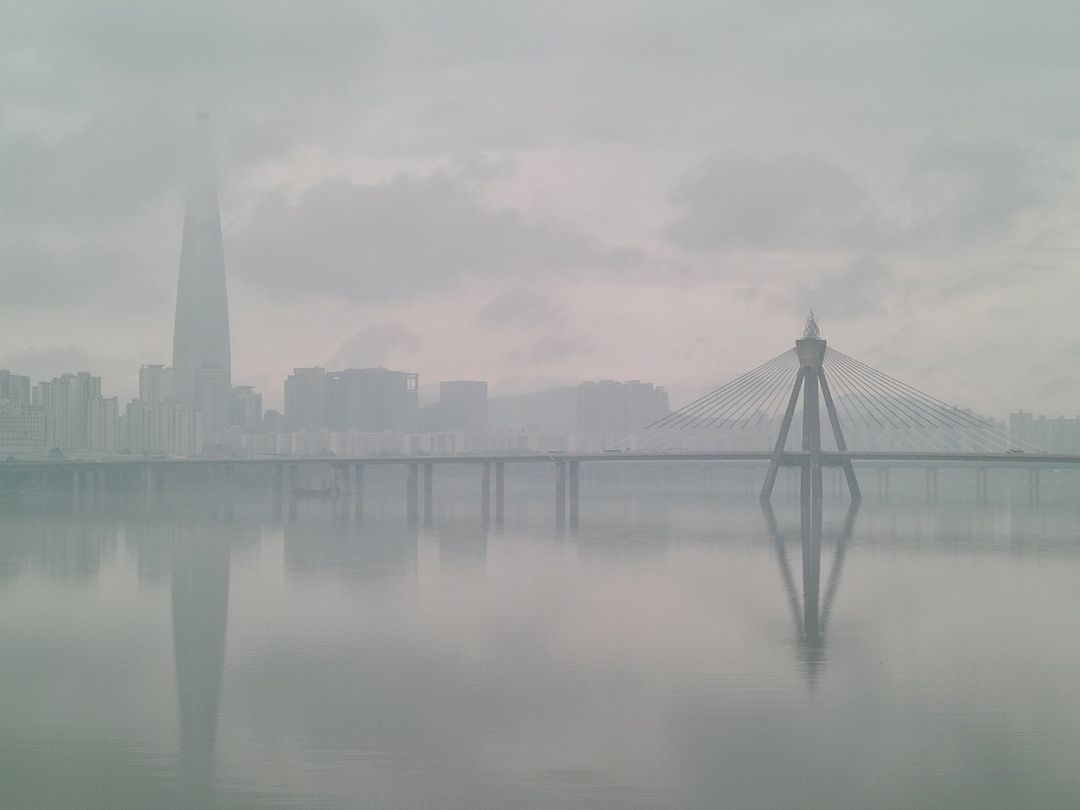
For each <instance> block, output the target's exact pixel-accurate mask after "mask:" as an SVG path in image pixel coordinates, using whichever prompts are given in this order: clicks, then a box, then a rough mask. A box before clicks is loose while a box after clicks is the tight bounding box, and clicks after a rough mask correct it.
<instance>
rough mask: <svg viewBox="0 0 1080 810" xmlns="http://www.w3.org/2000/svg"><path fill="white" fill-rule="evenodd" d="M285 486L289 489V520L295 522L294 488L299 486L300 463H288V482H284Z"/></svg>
mask: <svg viewBox="0 0 1080 810" xmlns="http://www.w3.org/2000/svg"><path fill="white" fill-rule="evenodd" d="M286 486H287V487H288V488H289V491H288V499H289V520H290V521H291V522H293V523H295V522H296V518H297V509H296V488H297V487H298V486H300V465H299V464H290V465H289V482H288V484H286Z"/></svg>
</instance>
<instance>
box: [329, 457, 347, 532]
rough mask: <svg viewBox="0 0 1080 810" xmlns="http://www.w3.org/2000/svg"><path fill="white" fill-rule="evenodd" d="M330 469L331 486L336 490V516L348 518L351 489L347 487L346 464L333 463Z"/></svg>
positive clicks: (334, 498)
mask: <svg viewBox="0 0 1080 810" xmlns="http://www.w3.org/2000/svg"><path fill="white" fill-rule="evenodd" d="M330 471H331V476H330V479H331V480H330V486H331V488H332V489H333V490H334V496H333V501H334V517H335V518H337V519H338V520H348V518H349V491H348V489H346V487H345V465H343V464H332V465H331V466H330Z"/></svg>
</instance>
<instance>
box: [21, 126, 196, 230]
mask: <svg viewBox="0 0 1080 810" xmlns="http://www.w3.org/2000/svg"><path fill="white" fill-rule="evenodd" d="M191 120H192V117H190V116H189V117H187V118H186V119H181V118H180V117H179V116H178V115H175V114H173V115H168V114H162V113H161V112H160V111H159V110H157V109H155V108H153V107H149V108H144V109H118V110H115V111H113V112H112V113H109V114H104V113H103V114H99V115H97V116H94V117H93V118H91V119H89V120H88V121H86V122H85V123H84V124H83V125H82V126H80V127H79V128H77V129H75V130H73V131H72V132H69V133H67V134H65V135H64V136H62V137H60V138H55V139H53V138H50V137H47V136H46V135H45V134H43V133H41V132H39V131H34V130H26V129H23V130H16V129H12V128H10V127H9V128H3V127H0V222H2V221H3V220H4V219H6V220H8V221H9V223H11V224H12V225H13V226H15V225H17V226H19V227H21V228H25V227H27V226H33V227H35V228H40V227H42V226H47V225H66V226H75V227H87V226H95V225H100V224H103V223H109V222H112V221H114V220H116V219H118V218H123V217H127V216H130V215H131V214H135V213H138V212H139V211H141V210H142V209H143V208H145V207H146V206H147V205H148V204H150V203H152V202H155V201H157V200H158V199H160V198H161V197H162V196H163V194H165V193H166V192H173V191H174V190H175V188H176V187H177V185H178V181H179V178H180V177H181V176H182V174H183V169H184V168H185V167H186V164H187V153H188V146H189V144H188V140H187V138H186V137H185V136H186V135H188V134H189V133H190V130H192V129H193V127H192V126H191Z"/></svg>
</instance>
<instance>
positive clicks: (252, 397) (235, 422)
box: [229, 385, 262, 433]
mask: <svg viewBox="0 0 1080 810" xmlns="http://www.w3.org/2000/svg"><path fill="white" fill-rule="evenodd" d="M229 423H230V425H231V426H232V428H233V429H234V430H235V429H240V430H243V431H246V432H248V433H254V432H256V431H258V430H261V429H262V394H260V393H259V392H258V391H256V390H255V389H254V388H253V387H252V386H250V385H236V386H233V391H232V412H231V414H230V419H229Z"/></svg>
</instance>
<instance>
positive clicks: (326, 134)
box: [0, 2, 1080, 415]
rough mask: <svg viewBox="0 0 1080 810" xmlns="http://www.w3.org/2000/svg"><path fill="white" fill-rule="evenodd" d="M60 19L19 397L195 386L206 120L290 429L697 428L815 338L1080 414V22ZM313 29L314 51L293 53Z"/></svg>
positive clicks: (11, 217)
mask: <svg viewBox="0 0 1080 810" xmlns="http://www.w3.org/2000/svg"><path fill="white" fill-rule="evenodd" d="M61 8H62V7H43V8H35V7H31V6H24V7H20V8H19V10H18V11H17V12H14V11H13V13H12V20H11V21H12V30H13V31H17V32H18V35H17V36H14V35H13V36H14V39H12V40H10V41H7V40H5V42H4V43H0V47H3V48H7V49H9V51H10V58H9V59H8V61H7V62H6V64H8V70H7V71H6V76H5V81H4V82H3V83H2V85H0V103H2V104H3V106H4V109H5V111H6V112H7V114H6V116H5V120H4V122H3V123H2V124H0V132H2V133H3V136H2V137H0V150H2V154H3V155H4V157H5V160H4V163H5V165H8V166H11V167H15V168H13V170H12V172H13V173H12V175H11V176H10V177H9V178H8V182H6V183H5V194H4V196H3V198H2V199H0V218H2V221H3V222H4V223H5V225H7V227H5V228H3V229H0V255H2V256H3V258H4V260H5V266H9V267H11V268H13V270H12V273H13V277H12V283H11V285H10V287H11V289H10V291H9V295H8V296H6V299H7V300H6V301H5V304H4V307H5V309H4V311H3V315H4V318H5V330H4V335H3V336H0V366H3V367H10V368H18V369H23V371H24V373H30V374H32V375H33V376H35V378H37V379H50V378H52V377H53V376H55V375H57V374H59V373H60V372H62V371H65V370H71V369H79V368H87V369H93V370H95V373H97V374H100V375H101V376H102V377H103V380H104V381H105V384H106V386H107V387H108V388H109V389H110V390H114V391H117V393H118V394H120V395H121V396H122V397H127V396H130V395H132V394H133V393H134V385H135V382H134V371H133V370H134V369H136V368H137V367H138V365H139V364H140V363H144V362H157V363H169V362H170V361H169V357H170V349H171V347H170V340H171V328H170V327H171V321H172V313H173V311H174V293H175V282H176V262H177V250H178V242H179V239H178V236H179V233H178V223H180V222H181V220H182V210H183V185H184V179H185V168H184V167H185V166H186V163H187V157H188V154H189V151H190V150H189V143H190V139H189V137H188V134H189V132H190V129H191V126H192V122H191V117H192V114H193V112H194V111H195V110H197V109H207V110H209V111H210V113H211V116H212V118H211V120H212V122H213V124H214V129H215V135H216V136H217V138H218V143H219V146H220V152H221V157H222V160H221V211H222V224H223V226H224V228H225V232H226V241H227V243H228V244H227V247H228V254H227V259H228V262H229V268H230V271H229V272H230V279H229V280H230V294H231V295H232V300H231V302H230V303H231V312H230V316H231V326H232V329H233V341H232V343H233V346H232V354H233V357H232V366H233V377H234V378H235V379H234V380H233V382H234V383H236V384H243V385H254V386H255V387H256V388H257V389H259V390H261V391H263V392H264V395H265V396H266V397H267V404H268V405H270V406H275V405H280V403H278V402H275V400H276V398H277V397H278V396H279V394H278V393H277V392H276V389H277V387H278V383H279V381H280V380H282V379H284V377H285V376H287V374H288V373H289V372H290V371H291V369H292V368H296V367H303V366H309V365H324V366H326V367H334V368H346V367H375V366H379V365H383V366H387V367H389V368H405V369H409V370H411V371H414V372H416V373H419V374H420V377H421V380H435V379H438V378H439V377H445V378H450V379H485V380H487V381H489V383H491V386H492V390H493V391H495V390H499V391H505V392H507V393H513V392H522V391H525V390H534V389H539V388H543V387H546V386H548V385H557V384H566V383H570V382H576V381H580V380H587V379H596V378H597V377H601V376H605V377H612V378H616V379H632V378H641V379H647V380H659V381H661V382H663V383H664V384H665V385H666V387H668V388H669V390H670V391H671V394H672V398H673V401H675V402H686V401H689V400H690V399H692V398H693V397H694V396H695V395H698V394H700V393H701V392H703V391H707V390H709V389H710V388H711V387H712V386H714V385H715V384H717V383H718V382H719V381H722V380H723V379H725V378H730V377H731V376H734V375H735V374H737V373H739V372H740V371H741V370H742V368H743V367H745V366H746V365H753V364H754V363H755V362H757V361H763V360H765V359H766V358H768V357H770V356H772V355H773V354H774V353H775V351H778V350H780V349H781V348H782V345H780V344H778V343H776V342H775V341H774V336H776V335H787V334H791V333H792V332H793V331H794V330H793V329H792V325H793V324H795V323H797V322H798V321H799V320H801V318H802V317H803V316H804V314H805V310H806V309H808V308H811V307H812V308H814V309H815V310H816V311H818V313H819V315H821V316H822V321H823V328H824V331H825V334H826V335H827V336H828V338H829V340H830V342H831V344H832V345H834V346H837V347H839V348H842V349H843V350H844V351H846V352H849V353H852V354H854V355H857V356H859V357H863V358H865V359H866V361H867V362H870V363H872V364H873V365H874V366H875V367H878V368H881V369H884V370H887V371H888V372H889V373H891V374H894V375H896V376H898V377H900V378H903V379H910V380H914V381H918V383H919V384H920V385H921V386H922V387H923V388H924V389H925V390H928V391H933V392H935V394H936V395H938V396H940V397H942V398H943V399H946V400H948V401H954V402H957V403H962V404H968V403H970V404H972V405H973V406H977V407H979V408H980V409H981V410H984V411H987V412H990V413H994V414H998V415H1003V414H1006V413H1008V412H1010V411H1013V410H1015V409H1017V408H1019V407H1024V408H1027V409H1029V410H1039V411H1045V412H1048V413H1071V412H1073V411H1075V410H1076V406H1075V404H1074V403H1077V402H1080V380H1077V379H1076V378H1075V375H1073V374H1072V371H1071V367H1072V355H1073V353H1074V351H1075V345H1076V343H1077V340H1078V338H1077V335H1076V331H1075V328H1074V321H1075V318H1074V317H1073V313H1072V312H1071V304H1070V302H1071V301H1072V300H1074V299H1075V298H1076V297H1077V295H1080V277H1078V276H1077V274H1076V273H1075V270H1074V266H1075V255H1076V245H1075V240H1076V237H1075V236H1074V233H1075V230H1076V229H1075V228H1074V227H1073V222H1074V221H1075V220H1076V218H1077V216H1078V215H1080V195H1078V193H1077V189H1076V187H1075V182H1074V178H1075V176H1076V172H1077V170H1078V169H1080V164H1078V160H1080V159H1078V158H1077V157H1076V155H1077V154H1078V153H1077V150H1076V149H1075V145H1076V140H1077V134H1076V133H1077V132H1080V128H1077V126H1076V121H1075V118H1076V115H1077V113H1076V112H1075V111H1074V110H1073V109H1072V107H1071V106H1070V105H1068V104H1061V103H1058V102H1059V99H1060V98H1061V97H1068V96H1067V92H1068V90H1069V88H1070V87H1071V83H1070V82H1071V80H1070V78H1069V77H1070V76H1071V75H1072V72H1071V71H1072V69H1073V68H1075V67H1076V61H1077V59H1078V57H1077V56H1076V55H1075V48H1073V47H1072V43H1071V42H1070V41H1069V40H1068V38H1067V36H1066V33H1065V32H1067V31H1069V30H1070V27H1071V26H1070V25H1069V24H1068V23H1067V20H1065V21H1059V23H1058V24H1057V25H1054V26H1048V25H1039V24H1032V22H1031V17H1030V15H1028V14H1026V13H1023V12H1021V11H1020V10H1019V9H1008V8H999V7H995V8H994V9H992V10H990V11H985V12H984V11H982V10H980V11H978V12H976V11H975V10H974V9H972V8H964V7H954V6H950V7H948V8H925V9H914V8H902V7H896V8H891V9H890V8H881V7H877V8H867V9H864V10H863V11H862V12H861V13H860V14H851V13H849V12H848V11H845V10H843V9H840V8H833V9H829V10H815V11H811V10H809V9H806V10H793V9H787V10H785V12H784V13H773V12H771V11H769V10H768V9H766V8H754V9H751V8H746V9H742V10H741V11H737V10H733V9H730V8H728V7H726V6H724V4H714V3H695V2H690V3H685V4H680V5H679V7H677V8H664V7H661V6H659V5H656V4H648V3H645V4H632V5H631V6H630V7H628V8H624V9H621V10H620V13H619V14H618V15H617V17H616V15H610V14H606V13H600V12H595V13H588V12H585V11H583V10H578V11H577V12H576V13H575V14H574V15H572V19H573V24H572V25H567V24H566V21H565V20H564V19H563V15H562V12H560V11H558V10H556V9H555V8H547V7H543V6H533V7H525V6H517V5H514V4H511V6H510V7H509V8H508V9H507V10H505V13H497V14H488V13H485V12H484V11H483V10H482V9H480V8H469V9H464V10H462V11H460V13H458V14H455V15H453V18H454V24H453V25H449V26H446V27H443V26H431V25H419V26H418V25H416V24H415V23H416V21H417V20H435V19H440V18H441V16H442V15H441V14H440V13H438V12H437V11H436V10H435V8H434V7H432V6H430V5H429V4H424V3H405V4H382V5H380V4H375V5H372V6H369V7H366V8H361V7H342V8H337V11H336V12H335V13H334V14H330V13H329V12H327V10H326V9H324V8H323V9H320V8H317V7H311V8H307V7H303V6H295V7H291V8H289V9H280V10H279V13H277V14H274V15H266V16H265V17H262V18H260V19H259V21H258V24H257V25H251V26H249V25H246V24H242V23H241V21H242V20H246V19H247V17H246V16H245V14H244V13H241V12H239V11H236V9H234V8H233V6H232V5H231V4H228V3H227V4H224V5H219V4H212V5H201V6H199V9H200V11H199V12H198V14H199V16H198V19H199V20H200V22H199V23H198V24H197V25H195V24H191V20H190V19H189V18H187V17H186V16H185V14H186V12H184V13H182V12H180V11H177V19H176V20H173V21H172V22H169V21H165V20H161V19H157V18H155V17H154V16H153V15H146V16H140V17H138V18H132V17H131V15H129V14H127V13H126V12H125V11H124V10H123V9H122V8H120V7H104V8H99V9H94V10H93V12H91V11H90V10H89V9H81V8H70V9H66V10H63V11H61ZM230 9H232V10H230ZM1075 13H1076V12H1068V14H1075ZM91 15H92V16H91ZM184 20H187V23H186V24H185V23H184V22H183V21H184ZM173 23H175V24H173ZM109 30H125V31H128V32H129V36H126V37H124V38H123V39H122V41H113V40H108V41H103V40H102V39H101V38H102V37H103V36H104V34H103V32H105V31H109ZM207 30H214V31H216V32H217V34H216V35H215V38H214V41H213V42H212V43H209V42H206V40H205V36H204V33H205V31H207ZM296 30H304V31H306V32H307V34H306V36H305V47H304V49H301V50H302V51H303V52H302V53H299V52H297V51H295V50H293V49H291V48H288V47H284V43H287V42H290V41H291V34H292V32H294V31H296ZM928 31H929V32H933V33H931V34H927V32H928ZM704 32H709V33H708V34H707V35H706V34H705V33H704ZM716 32H723V33H716ZM1021 32H1022V33H1021ZM15 42H17V43H18V47H17V48H15V45H14V44H12V43H15ZM747 42H753V43H754V46H753V47H752V48H748V47H746V45H745V43H747ZM11 48H15V50H13V51H11V50H10V49H11ZM556 54H557V55H558V57H557V58H556V56H555V55H556ZM868 54H873V55H875V58H867V55H868ZM879 55H885V57H887V58H885V57H883V58H876V57H877V56H879ZM204 58H209V59H210V60H211V62H212V64H213V69H212V70H207V69H205V66H204V64H203V59H204ZM35 65H37V66H41V67H40V69H38V68H35V67H34V66H35ZM405 65H408V66H409V69H408V70H405V69H403V67H404V66H405ZM49 66H51V67H49ZM58 73H62V75H63V76H65V77H66V79H65V81H66V82H67V83H68V84H65V86H70V87H71V90H70V92H64V93H59V92H57V91H56V85H55V84H53V83H51V79H50V77H51V76H54V75H58ZM1006 75H1007V76H1008V81H1002V80H1001V77H1002V76H1006ZM1063 94H1064V95H1063ZM957 99H963V100H964V102H963V103H962V104H961V103H958V102H957ZM1012 333H1016V334H1020V335H1022V337H1023V340H1021V341H1015V340H1012V339H1011V337H1012ZM942 346H947V347H948V348H949V351H948V352H947V353H943V352H942V351H941V349H940V347H942ZM991 379H993V380H994V382H993V384H990V382H989V380H991Z"/></svg>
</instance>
